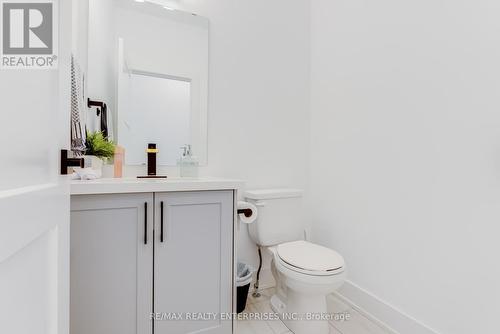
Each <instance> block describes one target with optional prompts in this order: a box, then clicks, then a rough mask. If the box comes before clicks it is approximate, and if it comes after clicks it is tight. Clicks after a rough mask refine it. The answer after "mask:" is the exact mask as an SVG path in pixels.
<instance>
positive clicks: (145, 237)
mask: <svg viewBox="0 0 500 334" xmlns="http://www.w3.org/2000/svg"><path fill="white" fill-rule="evenodd" d="M144 244H145V245H147V244H148V202H144Z"/></svg>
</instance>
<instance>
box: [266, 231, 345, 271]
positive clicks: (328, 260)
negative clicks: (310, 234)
mask: <svg viewBox="0 0 500 334" xmlns="http://www.w3.org/2000/svg"><path fill="white" fill-rule="evenodd" d="M276 255H277V257H276V258H277V259H278V261H279V262H280V264H281V265H283V266H284V267H286V268H287V269H290V270H293V271H295V272H299V273H302V274H307V275H312V276H331V275H336V274H339V273H341V272H343V271H344V258H343V257H342V256H341V255H340V254H338V253H337V252H335V251H334V250H332V249H329V248H326V247H323V246H320V245H316V244H313V243H310V242H307V241H303V240H299V241H292V242H287V243H284V244H280V245H278V246H277V247H276Z"/></svg>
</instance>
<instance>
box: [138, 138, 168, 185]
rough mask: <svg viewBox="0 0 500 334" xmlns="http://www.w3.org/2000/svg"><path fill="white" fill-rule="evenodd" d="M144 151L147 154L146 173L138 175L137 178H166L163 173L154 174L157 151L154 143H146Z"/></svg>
mask: <svg viewBox="0 0 500 334" xmlns="http://www.w3.org/2000/svg"><path fill="white" fill-rule="evenodd" d="M146 153H147V154H148V175H146V176H142V175H139V176H137V178H139V179H166V178H167V177H166V176H165V175H156V154H157V153H158V149H157V148H156V144H154V143H150V144H148V148H147V149H146Z"/></svg>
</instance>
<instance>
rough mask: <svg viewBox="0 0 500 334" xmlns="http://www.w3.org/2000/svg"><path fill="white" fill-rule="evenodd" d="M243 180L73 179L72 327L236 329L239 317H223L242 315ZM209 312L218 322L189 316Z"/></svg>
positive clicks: (74, 332) (127, 333)
mask: <svg viewBox="0 0 500 334" xmlns="http://www.w3.org/2000/svg"><path fill="white" fill-rule="evenodd" d="M241 185H242V183H241V182H239V181H233V180H221V179H192V180H186V179H167V180H138V179H100V180H94V181H74V182H73V183H72V185H71V194H72V195H71V310H70V313H71V314H70V317H71V330H70V333H71V334H87V333H120V334H150V333H156V334H163V333H165V334H166V333H176V334H182V333H195V332H196V333H206V334H211V333H217V334H226V333H227V334H229V333H232V326H233V324H232V322H231V321H229V320H221V319H220V318H219V315H220V314H221V313H231V312H232V311H233V305H234V302H233V299H234V298H235V296H234V244H233V241H234V231H235V222H236V213H235V199H236V198H237V197H236V192H237V190H238V188H240V187H241ZM208 313H213V314H216V315H217V318H209V319H206V320H204V321H193V320H189V319H186V318H187V317H189V315H194V314H198V316H199V315H200V314H205V315H206V314H208ZM179 316H180V317H181V318H180V319H174V318H173V317H179ZM169 317H170V318H169Z"/></svg>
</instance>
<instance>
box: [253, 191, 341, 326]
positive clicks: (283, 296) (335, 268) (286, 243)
mask: <svg viewBox="0 0 500 334" xmlns="http://www.w3.org/2000/svg"><path fill="white" fill-rule="evenodd" d="M245 197H246V200H247V201H248V202H250V203H252V204H254V205H255V206H257V208H258V218H257V220H256V221H255V222H254V223H253V224H250V225H248V230H249V234H250V237H251V238H252V240H253V241H254V242H255V243H256V244H257V245H259V246H263V247H267V249H269V251H271V253H272V254H273V261H272V266H271V270H272V272H273V276H274V278H275V280H276V294H275V295H274V296H273V297H272V298H271V307H272V309H273V311H274V312H276V313H278V314H279V315H280V318H281V319H282V320H283V322H284V323H285V325H286V326H287V327H288V328H289V329H290V330H291V331H292V332H293V333H295V334H305V333H307V334H310V333H314V334H328V332H329V326H328V319H329V318H328V317H329V315H328V314H327V308H326V296H327V295H328V294H330V293H332V292H333V291H335V290H337V289H338V288H339V287H340V286H341V285H342V283H343V282H344V280H345V264H344V259H343V258H342V256H341V255H340V254H338V253H337V252H335V251H333V250H331V249H329V248H326V247H323V246H320V245H316V244H313V243H311V242H307V241H304V240H303V239H304V226H303V217H302V191H301V190H296V189H269V190H253V191H247V192H246V193H245Z"/></svg>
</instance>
